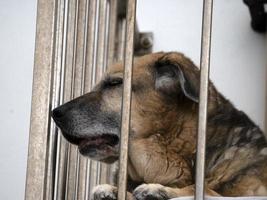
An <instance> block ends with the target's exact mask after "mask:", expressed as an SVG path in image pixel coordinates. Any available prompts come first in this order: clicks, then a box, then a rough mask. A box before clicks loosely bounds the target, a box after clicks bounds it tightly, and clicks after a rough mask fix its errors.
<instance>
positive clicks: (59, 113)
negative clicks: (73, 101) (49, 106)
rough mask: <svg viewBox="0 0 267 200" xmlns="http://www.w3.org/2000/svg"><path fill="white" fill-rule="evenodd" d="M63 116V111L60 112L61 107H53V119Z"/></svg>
mask: <svg viewBox="0 0 267 200" xmlns="http://www.w3.org/2000/svg"><path fill="white" fill-rule="evenodd" d="M63 116H64V113H63V112H62V109H61V108H60V107H59V108H55V109H54V110H53V111H52V117H53V119H60V118H62V117H63Z"/></svg>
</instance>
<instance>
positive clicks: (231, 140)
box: [53, 52, 267, 200]
mask: <svg viewBox="0 0 267 200" xmlns="http://www.w3.org/2000/svg"><path fill="white" fill-rule="evenodd" d="M122 77H123V65H122V63H117V64H115V65H113V66H111V67H110V68H109V69H108V71H107V74H106V76H105V77H104V78H103V80H102V81H101V82H100V83H99V84H98V85H97V86H96V87H95V88H94V90H93V92H91V93H88V94H86V95H84V96H82V97H80V98H78V99H75V100H73V101H71V102H70V103H67V104H65V105H63V106H61V107H59V108H57V109H56V111H54V112H53V117H54V119H55V121H56V123H57V124H58V126H59V127H60V128H61V130H62V132H63V134H64V136H65V137H66V138H67V139H68V140H70V142H73V143H75V144H77V145H80V144H81V142H80V140H86V138H88V137H91V136H92V135H93V136H96V137H97V136H98V135H101V134H113V135H117V136H119V135H120V130H119V127H120V125H119V124H120V117H121V115H120V113H121V100H122V84H120V83H118V78H122ZM116 81H117V82H116ZM119 81H121V79H119ZM198 88H199V69H198V68H197V67H196V66H195V65H194V64H193V63H192V62H191V61H190V60H189V59H188V58H186V57H185V56H184V55H183V54H180V53H175V52H171V53H163V52H160V53H154V54H150V55H146V56H143V57H140V58H136V59H135V61H134V68H133V85H132V91H133V92H132V113H131V132H130V142H129V162H128V163H129V165H128V176H129V181H130V183H133V184H132V186H133V185H138V184H139V186H138V187H137V188H135V189H133V190H130V192H132V194H133V195H132V194H131V193H128V198H129V199H131V198H134V199H139V200H144V199H169V198H173V197H177V196H185V195H192V194H193V193H194V189H193V188H194V180H195V177H194V171H195V169H194V167H195V153H196V134H197V116H198ZM208 100H209V104H208V124H207V155H206V188H207V189H206V190H207V191H206V192H207V193H208V194H210V195H222V196H253V195H254V196H264V195H266V196H267V161H266V157H267V143H266V140H265V137H264V134H263V133H262V131H261V130H260V129H259V127H258V126H256V125H255V124H254V123H253V122H252V121H251V120H250V119H249V118H248V117H247V115H246V114H244V113H243V112H241V111H239V110H237V109H236V108H235V107H234V106H233V105H232V104H231V103H230V102H229V101H228V100H227V99H225V98H224V97H223V96H222V95H221V94H220V93H219V92H218V91H217V90H216V88H215V87H214V85H213V84H212V82H210V85H209V98H208ZM58 116H60V117H61V119H59V117H58ZM62 116H64V117H63V118H64V119H63V120H62ZM113 142H114V141H113ZM81 153H83V154H84V155H86V156H89V157H91V158H93V159H96V160H101V161H104V162H113V161H115V160H117V159H118V155H119V152H118V144H116V145H113V147H112V148H111V147H110V146H109V147H98V146H94V149H92V148H91V149H86V148H85V149H83V150H81ZM142 183H143V185H140V184H142ZM103 188H105V189H103ZM103 188H102V189H101V186H98V188H96V190H94V193H93V195H92V199H116V198H115V197H116V194H115V193H116V188H115V187H113V186H109V185H103ZM113 193H114V194H115V195H114V194H113ZM108 194H110V195H108ZM111 194H113V198H108V197H107V196H112V195H111ZM101 195H102V197H101ZM114 196H115V197H114Z"/></svg>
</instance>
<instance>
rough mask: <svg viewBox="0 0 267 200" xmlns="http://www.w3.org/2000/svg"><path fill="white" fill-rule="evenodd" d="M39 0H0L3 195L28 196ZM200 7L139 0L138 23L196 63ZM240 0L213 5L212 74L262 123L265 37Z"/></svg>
mask: <svg viewBox="0 0 267 200" xmlns="http://www.w3.org/2000/svg"><path fill="white" fill-rule="evenodd" d="M35 16H36V1H35V0H23V1H21V0H8V1H7V0H0V25H1V27H0V44H1V45H0V91H1V103H0V113H1V115H0V137H1V140H0V158H1V159H0V177H1V179H0V199H5V200H9V199H10V200H11V199H12V200H14V199H23V196H24V185H25V172H26V158H27V141H28V128H29V116H30V98H31V97H30V96H31V82H32V66H33V52H34V35H35ZM201 16H202V4H201V1H196V0H184V1H181V0H176V1H174V0H168V1H167V0H139V3H138V23H139V27H140V29H141V30H142V31H153V32H154V36H155V45H154V50H155V51H162V50H164V51H174V50H175V51H181V52H184V53H185V54H186V55H187V56H189V57H190V58H192V59H193V61H194V62H195V63H196V64H198V63H199V57H200V53H199V51H200V33H201ZM249 21H250V17H249V13H248V10H247V7H245V5H244V4H243V2H242V0H235V1H233V0H224V1H222V0H220V1H215V5H214V26H213V27H214V30H213V37H212V42H213V43H212V50H213V51H212V65H211V78H212V80H213V81H214V82H215V85H216V86H217V87H218V88H219V90H220V91H221V92H222V93H223V94H225V96H226V97H228V98H229V99H230V100H232V102H234V104H235V105H236V106H237V107H238V108H240V109H242V110H244V111H246V112H247V113H248V114H249V116H251V117H252V119H254V120H255V121H256V123H257V124H259V125H260V126H261V127H263V124H264V123H263V122H264V97H265V74H266V73H265V66H266V60H265V59H266V58H265V53H266V51H265V37H264V35H260V34H257V33H255V32H253V31H252V30H251V28H250V26H249Z"/></svg>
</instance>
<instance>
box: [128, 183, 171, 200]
mask: <svg viewBox="0 0 267 200" xmlns="http://www.w3.org/2000/svg"><path fill="white" fill-rule="evenodd" d="M133 196H134V199H135V200H167V199H170V197H169V196H168V194H167V192H166V190H165V189H164V186H162V185H160V184H142V185H140V186H138V187H137V188H136V189H135V190H134V192H133Z"/></svg>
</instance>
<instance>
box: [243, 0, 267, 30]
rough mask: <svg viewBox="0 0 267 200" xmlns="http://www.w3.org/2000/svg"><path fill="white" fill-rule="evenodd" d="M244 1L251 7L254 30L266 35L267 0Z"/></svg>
mask: <svg viewBox="0 0 267 200" xmlns="http://www.w3.org/2000/svg"><path fill="white" fill-rule="evenodd" d="M243 1H244V3H245V4H246V5H247V6H248V7H249V11H250V15H251V26H252V29H253V30H254V31H257V32H259V33H265V32H266V17H267V13H266V12H265V9H264V4H266V3H267V0H243Z"/></svg>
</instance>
